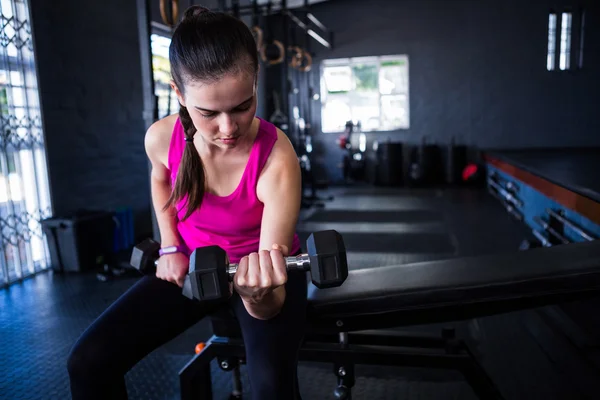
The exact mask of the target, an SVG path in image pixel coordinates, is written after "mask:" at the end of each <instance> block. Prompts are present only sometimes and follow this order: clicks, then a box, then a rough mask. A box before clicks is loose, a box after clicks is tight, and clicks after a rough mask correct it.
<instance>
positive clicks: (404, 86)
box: [379, 60, 408, 94]
mask: <svg viewBox="0 0 600 400" xmlns="http://www.w3.org/2000/svg"><path fill="white" fill-rule="evenodd" d="M379 91H380V92H381V94H394V93H406V92H408V74H407V67H406V61H404V60H397V61H384V62H382V63H381V68H380V70H379Z"/></svg>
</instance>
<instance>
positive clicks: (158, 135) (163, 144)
mask: <svg viewBox="0 0 600 400" xmlns="http://www.w3.org/2000/svg"><path fill="white" fill-rule="evenodd" d="M177 117H178V114H173V115H169V116H167V117H165V118H162V119H159V120H158V121H156V122H155V123H153V124H152V125H151V126H150V128H148V130H147V131H146V136H145V138H144V146H145V148H146V153H147V154H148V157H149V158H150V161H152V163H153V164H154V163H158V162H160V163H161V164H164V165H167V162H168V156H169V146H170V144H171V135H172V134H173V127H174V126H175V122H176V121H177Z"/></svg>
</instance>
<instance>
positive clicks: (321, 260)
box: [189, 230, 348, 301]
mask: <svg viewBox="0 0 600 400" xmlns="http://www.w3.org/2000/svg"><path fill="white" fill-rule="evenodd" d="M306 245H307V249H308V253H307V254H300V255H298V256H292V257H286V258H285V264H286V267H287V269H288V271H294V270H297V271H305V272H306V271H310V273H311V279H312V283H313V284H314V285H315V286H316V287H318V288H320V289H324V288H332V287H336V286H340V285H341V284H342V283H344V281H345V280H346V278H347V277H348V261H347V259H346V249H345V247H344V241H343V239H342V236H341V235H340V234H339V233H338V232H336V231H334V230H328V231H320V232H314V233H312V234H311V235H310V236H309V238H308V240H307V242H306ZM237 269H238V264H230V263H229V261H228V259H227V254H226V253H225V250H223V249H221V248H220V247H218V246H208V247H201V248H198V249H196V250H194V252H193V253H192V254H191V256H190V272H189V277H190V281H191V290H192V292H191V295H192V297H193V298H195V299H196V300H200V301H213V300H222V299H224V298H227V296H228V295H229V282H230V281H231V278H232V277H233V276H234V275H235V273H236V272H237Z"/></svg>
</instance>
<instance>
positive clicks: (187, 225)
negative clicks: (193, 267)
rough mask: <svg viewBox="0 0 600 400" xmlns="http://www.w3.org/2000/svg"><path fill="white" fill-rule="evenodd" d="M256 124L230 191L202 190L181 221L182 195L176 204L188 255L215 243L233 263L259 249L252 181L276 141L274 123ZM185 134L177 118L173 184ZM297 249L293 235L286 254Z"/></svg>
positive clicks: (259, 216) (260, 209)
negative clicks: (245, 161)
mask: <svg viewBox="0 0 600 400" xmlns="http://www.w3.org/2000/svg"><path fill="white" fill-rule="evenodd" d="M259 120H260V126H259V128H258V133H257V135H256V139H255V141H254V144H253V145H252V149H251V151H250V157H249V159H248V164H246V168H245V170H244V173H243V175H242V179H241V181H240V183H239V185H238V187H237V188H236V189H235V191H234V192H233V193H231V194H230V195H228V196H225V197H222V196H217V195H215V194H212V193H208V192H206V193H205V194H204V198H203V200H202V206H201V207H200V209H198V210H196V211H195V212H194V213H193V214H191V215H190V216H189V217H188V218H187V219H186V220H185V221H182V220H181V219H182V218H183V217H184V216H185V211H186V210H185V200H186V199H185V198H184V199H182V200H181V201H180V202H179V203H178V204H177V229H178V231H179V234H180V236H181V238H182V240H183V242H184V243H185V245H186V247H187V248H188V255H189V254H191V252H192V251H193V250H194V249H196V248H198V247H203V246H213V245H216V246H219V247H221V248H222V249H223V250H225V252H226V253H227V254H228V256H229V261H230V262H232V263H237V262H239V260H240V259H241V258H242V257H244V256H247V255H248V254H250V253H252V252H257V251H258V250H259V244H260V229H261V221H262V215H263V208H264V205H263V203H261V202H260V200H259V199H258V198H257V196H256V184H257V183H258V177H259V176H260V173H261V170H262V169H263V167H264V165H265V163H266V162H267V159H268V158H269V154H270V153H271V150H272V149H273V145H274V144H275V142H276V141H277V130H276V128H275V126H274V125H273V124H271V123H269V122H267V121H265V120H262V119H260V118H259ZM185 145H186V144H185V135H184V131H183V126H182V125H181V122H180V120H179V118H178V119H177V121H176V122H175V127H174V128H173V135H172V136H171V144H170V147H169V170H170V172H171V184H172V185H174V183H175V178H176V177H177V171H178V170H179V163H180V161H181V156H182V155H183V150H184V149H185ZM299 251H300V240H299V238H298V235H297V234H294V239H293V242H292V248H291V249H290V254H295V253H297V252H299Z"/></svg>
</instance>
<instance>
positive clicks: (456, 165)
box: [446, 138, 467, 185]
mask: <svg viewBox="0 0 600 400" xmlns="http://www.w3.org/2000/svg"><path fill="white" fill-rule="evenodd" d="M447 151H448V153H447V155H446V157H447V158H446V183H447V184H449V185H456V184H458V183H459V182H460V174H461V172H462V170H463V169H464V167H465V166H466V165H467V146H465V145H457V144H456V143H455V141H454V138H452V140H451V141H450V143H449V145H448V149H447Z"/></svg>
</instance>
